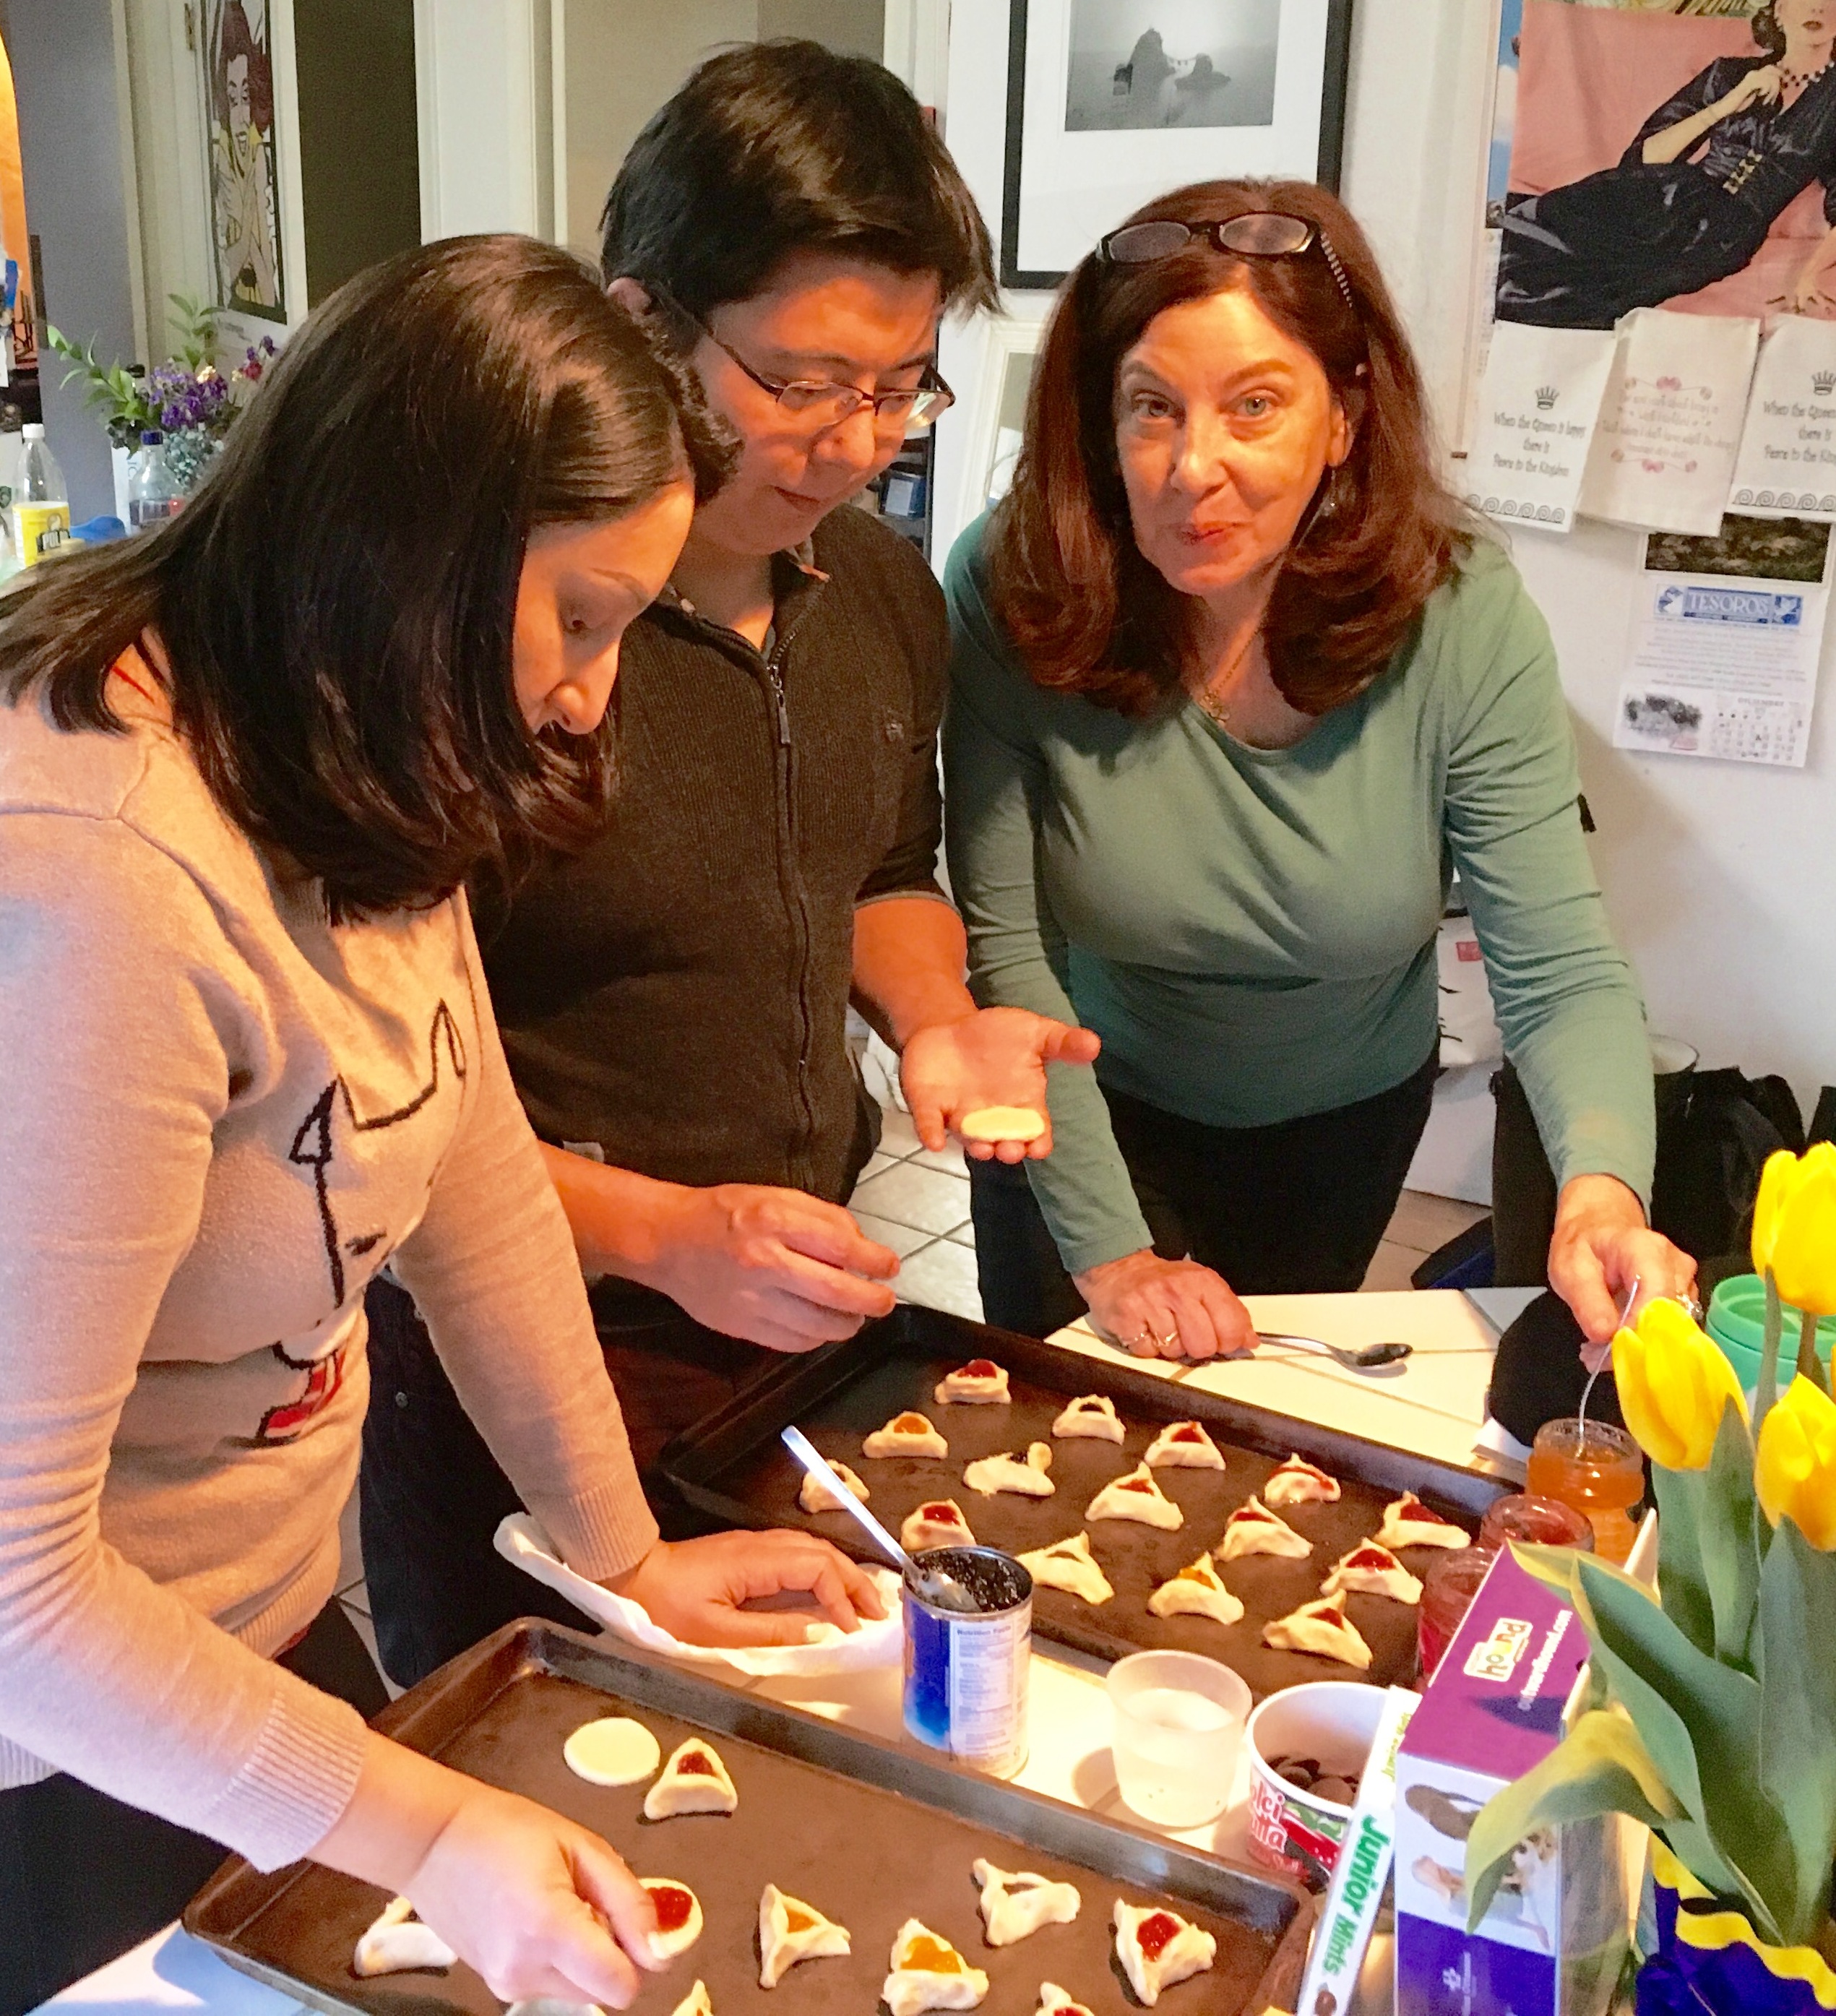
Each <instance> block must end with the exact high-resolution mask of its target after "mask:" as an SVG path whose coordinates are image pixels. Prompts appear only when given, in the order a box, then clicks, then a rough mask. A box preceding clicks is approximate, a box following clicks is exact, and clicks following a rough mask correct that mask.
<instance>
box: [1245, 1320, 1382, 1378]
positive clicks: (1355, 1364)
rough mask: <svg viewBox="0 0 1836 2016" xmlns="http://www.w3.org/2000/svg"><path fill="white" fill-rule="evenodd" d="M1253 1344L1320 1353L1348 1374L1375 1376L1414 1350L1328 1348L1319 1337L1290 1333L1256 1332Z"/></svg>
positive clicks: (1373, 1346) (1376, 1346)
mask: <svg viewBox="0 0 1836 2016" xmlns="http://www.w3.org/2000/svg"><path fill="white" fill-rule="evenodd" d="M1256 1343H1257V1345H1258V1347H1260V1346H1262V1345H1270V1344H1272V1345H1275V1346H1276V1348H1285V1349H1287V1350H1290V1351H1323V1352H1325V1353H1326V1355H1327V1357H1328V1358H1334V1359H1337V1360H1338V1362H1339V1363H1340V1364H1341V1365H1342V1366H1345V1369H1346V1370H1348V1371H1349V1372H1375V1371H1376V1370H1377V1369H1378V1368H1379V1366H1384V1365H1395V1363H1398V1362H1399V1360H1400V1359H1405V1358H1407V1357H1408V1356H1409V1355H1410V1354H1411V1352H1413V1351H1414V1349H1415V1346H1414V1345H1413V1344H1404V1343H1402V1341H1400V1340H1399V1339H1398V1340H1394V1341H1391V1342H1390V1343H1388V1344H1361V1345H1358V1346H1357V1347H1356V1348H1351V1347H1348V1346H1347V1345H1342V1344H1328V1343H1327V1341H1326V1340H1325V1339H1324V1338H1323V1337H1297V1336H1295V1335H1294V1334H1293V1333H1292V1332H1291V1331H1288V1330H1259V1331H1258V1332H1257V1334H1256Z"/></svg>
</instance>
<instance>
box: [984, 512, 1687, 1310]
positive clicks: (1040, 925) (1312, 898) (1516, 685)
mask: <svg viewBox="0 0 1836 2016" xmlns="http://www.w3.org/2000/svg"><path fill="white" fill-rule="evenodd" d="M984 534H985V523H984V524H977V525H975V526H973V527H970V530H969V531H967V532H966V533H965V534H964V535H963V538H962V539H961V540H960V541H959V542H958V544H957V546H956V550H955V552H954V553H952V556H951V559H950V563H949V571H948V574H947V577H946V581H945V588H946V590H947V592H948V594H949V604H950V615H951V621H952V628H953V632H954V639H955V648H954V655H953V659H952V671H951V698H950V705H949V716H948V720H947V723H946V728H945V824H946V830H947V833H948V841H949V865H950V876H951V881H952V887H953V889H954V891H955V894H956V900H957V902H958V904H959V905H960V907H961V909H962V910H963V916H964V917H965V919H966V920H967V923H968V927H969V944H970V984H971V985H972V987H973V988H974V992H975V995H976V998H977V1000H979V1001H981V1003H984V1004H994V1003H1003V1004H1008V1005H1012V1006H1020V1007H1025V1008H1030V1009H1033V1010H1035V1011H1037V1012H1038V1013H1042V1014H1046V1015H1054V1016H1058V1017H1064V1018H1067V1019H1075V1020H1076V1021H1079V1022H1082V1023H1083V1024H1085V1025H1086V1026H1088V1027H1089V1028H1093V1029H1095V1030H1096V1031H1097V1033H1098V1034H1099V1035H1100V1036H1101V1037H1102V1039H1103V1055H1102V1057H1101V1059H1100V1061H1099V1063H1098V1064H1097V1067H1096V1082H1093V1079H1092V1077H1091V1075H1090V1074H1089V1072H1087V1071H1082V1070H1080V1069H1078V1068H1075V1067H1067V1066H1056V1065H1055V1066H1053V1067H1052V1071H1051V1086H1050V1092H1051V1101H1052V1121H1053V1142H1054V1147H1053V1153H1052V1154H1051V1156H1050V1157H1049V1158H1048V1159H1046V1160H1045V1161H1038V1162H1033V1163H1030V1164H1029V1165H1028V1175H1030V1177H1031V1181H1032V1184H1033V1188H1034V1190H1035V1193H1036V1194H1037V1196H1038V1197H1039V1203H1040V1205H1041V1207H1042V1209H1043V1211H1044V1212H1045V1215H1046V1222H1047V1224H1048V1225H1049V1226H1050V1227H1051V1229H1052V1233H1053V1237H1054V1238H1055V1239H1056V1240H1057V1243H1058V1247H1059V1251H1060V1255H1061V1257H1062V1258H1063V1259H1064V1262H1065V1265H1067V1267H1068V1268H1069V1269H1071V1272H1072V1273H1078V1272H1081V1271H1082V1269H1085V1268H1087V1267H1093V1266H1096V1265H1099V1264H1100V1263H1101V1262H1103V1261H1106V1260H1114V1259H1116V1258H1119V1257H1120V1256H1121V1255H1123V1254H1125V1253H1132V1252H1135V1251H1138V1250H1139V1248H1141V1247H1144V1246H1147V1244H1150V1237H1149V1233H1148V1229H1147V1222H1146V1221H1145V1219H1143V1216H1142V1214H1141V1211H1140V1208H1139V1205H1138V1204H1137V1203H1136V1199H1135V1195H1134V1191H1133V1188H1132V1185H1131V1183H1130V1182H1129V1174H1128V1170H1127V1168H1126V1167H1125V1165H1124V1163H1123V1161H1122V1157H1121V1152H1120V1150H1118V1147H1117V1146H1116V1143H1115V1139H1114V1135H1113V1134H1112V1132H1111V1128H1110V1122H1109V1114H1108V1111H1107V1107H1106V1106H1105V1104H1104V1102H1103V1097H1102V1095H1101V1091H1100V1085H1103V1086H1108V1087H1111V1088H1113V1089H1115V1090H1117V1091H1119V1092H1121V1093H1127V1094H1130V1095H1132V1096H1134V1097H1135V1098H1137V1099H1139V1100H1145V1101H1147V1103H1149V1104H1150V1105H1152V1106H1154V1107H1159V1108H1160V1109H1161V1111H1165V1112H1170V1113H1174V1114H1180V1115H1183V1117H1185V1118H1188V1119H1192V1120H1196V1121H1201V1122H1203V1123H1204V1124H1206V1125H1211V1126H1216V1127H1255V1126H1261V1125H1267V1124H1269V1123H1270V1122H1273V1121H1281V1120H1288V1119H1294V1118H1299V1117H1301V1116H1302V1115H1305V1114H1313V1113H1321V1112H1326V1111H1331V1110H1332V1109H1334V1108H1335V1107H1341V1106H1345V1105H1348V1104H1350V1103H1352V1102H1354V1101H1355V1100H1361V1099H1366V1098H1370V1097H1371V1096H1373V1095H1374V1094H1376V1093H1380V1092H1382V1091H1384V1090H1386V1089H1388V1088H1389V1087H1391V1086H1392V1085H1398V1084H1400V1083H1401V1082H1402V1080H1403V1079H1405V1078H1407V1077H1409V1075H1411V1074H1412V1073H1413V1071H1416V1070H1417V1069H1418V1068H1419V1067H1420V1065H1421V1064H1423V1062H1424V1060H1426V1058H1427V1057H1428V1055H1429V1053H1430V1052H1431V1050H1432V1049H1433V1048H1434V1046H1435V1042H1436V1028H1437V1020H1436V1006H1437V997H1436V985H1437V982H1436V967H1435V934H1436V931H1437V927H1438V924H1439V922H1440V919H1441V915H1442V910H1443V909H1444V907H1445V898H1446V895H1447V891H1448V889H1449V885H1450V882H1451V879H1452V875H1453V870H1454V869H1456V868H1457V869H1458V870H1459V873H1460V884H1461V887H1462V889H1463V891H1464V893H1465V896H1466V900H1467V904H1468V905H1469V906H1470V909H1471V914H1472V919H1473V923H1474V927H1475V929H1476V931H1477V933H1478V940H1479V943H1480V946H1481V949H1482V950H1483V952H1484V954H1485V967H1486V972H1487V974H1488V977H1489V979H1490V981H1491V985H1492V999H1493V1002H1494V1003H1495V1005H1496V1010H1497V1014H1498V1021H1499V1028H1500V1029H1501V1030H1502V1031H1503V1037H1504V1042H1505V1048H1506V1050H1507V1053H1508V1054H1509V1055H1510V1057H1511V1058H1512V1060H1514V1063H1515V1064H1516V1065H1517V1070H1518V1071H1519V1072H1520V1074H1521V1076H1522V1078H1523V1080H1524V1084H1525V1089H1526V1090H1527V1092H1528V1095H1529V1098H1530V1103H1531V1106H1532V1110H1533V1111H1534V1112H1535V1115H1536V1118H1537V1123H1538V1125H1539V1129H1540V1131H1541V1133H1542V1136H1543V1143H1544V1145H1545V1146H1546V1148H1547V1150H1548V1151H1549V1155H1550V1161H1551V1163H1552V1164H1553V1167H1554V1170H1555V1174H1556V1178H1557V1182H1558V1183H1565V1182H1567V1181H1568V1179H1569V1178H1571V1177H1572V1176H1575V1175H1583V1174H1587V1173H1592V1172H1604V1173H1606V1174H1607V1175H1614V1176H1617V1177H1618V1178H1619V1179H1621V1180H1622V1181H1623V1182H1624V1183H1627V1184H1629V1186H1631V1188H1632V1189H1633V1190H1635V1191H1636V1192H1637V1193H1638V1194H1639V1196H1640V1197H1641V1198H1647V1199H1648V1197H1649V1196H1650V1193H1651V1167H1652V1158H1653V1154H1654V1120H1653V1112H1652V1094H1651V1061H1650V1052H1649V1049H1648V1047H1647V1041H1646V1036H1645V1028H1644V1020H1643V1009H1642V1007H1641V1005H1640V999H1639V995H1638V991H1637V988H1636V983H1635V982H1634V981H1633V975H1632V972H1631V970H1630V968H1629V966H1628V965H1627V963H1626V960H1625V956H1624V955H1623V954H1622V952H1620V951H1619V949H1618V947H1617V946H1616V945H1615V943H1614V941H1613V938H1612V935H1611V932H1610V931H1609V930H1608V928H1607V920H1606V916H1605V914H1604V908H1603V905H1602V903H1601V900H1600V888H1599V885H1598V884H1597V882H1596V880H1595V879H1594V874H1593V868H1592V866H1591V865H1590V863H1589V860H1588V857H1587V851H1586V845H1585V844H1584V842H1583V840H1582V828H1581V822H1580V819H1579V814H1578V810H1577V799H1578V797H1579V775H1578V772H1577V770H1576V767H1575V750H1574V743H1573V739H1572V736H1571V732H1570V729H1569V724H1568V713H1567V710H1566V708H1565V707H1564V704H1563V700H1562V693H1561V685H1560V683H1559V682H1558V680H1557V674H1556V663H1555V655H1554V652H1553V648H1552V646H1551V645H1550V637H1549V632H1548V630H1547V628H1546V625H1544V623H1543V618H1542V616H1541V614H1539V611H1538V610H1537V608H1536V607H1535V604H1534V603H1532V601H1531V599H1530V597H1529V596H1528V594H1527V593H1526V592H1525V589H1524V585H1523V583H1522V582H1521V581H1520V580H1519V579H1518V577H1517V571H1516V569H1515V568H1514V567H1512V565H1511V563H1510V560H1508V558H1507V556H1506V555H1505V554H1504V553H1503V552H1502V551H1501V550H1500V549H1499V548H1498V547H1497V546H1496V545H1492V544H1490V543H1489V542H1485V541H1483V540H1481V541H1480V542H1478V543H1477V544H1476V545H1474V548H1473V549H1472V552H1471V554H1470V555H1469V556H1467V558H1466V559H1465V560H1463V562H1462V563H1461V565H1460V567H1459V569H1458V571H1456V573H1455V574H1454V575H1453V577H1452V578H1450V579H1449V581H1446V582H1445V584H1444V585H1442V587H1441V588H1440V589H1438V590H1437V591H1436V592H1435V594H1434V596H1432V597H1431V599H1430V600H1429V602H1428V604H1427V608H1426V610H1424V614H1423V617H1422V621H1421V622H1420V625H1418V627H1417V632H1416V633H1415V634H1414V635H1413V639H1412V640H1411V641H1410V642H1409V643H1406V644H1405V645H1404V646H1403V647H1402V650H1399V652H1398V653H1397V654H1396V657H1395V659H1394V661H1392V662H1391V664H1390V665H1389V666H1388V668H1386V669H1385V671H1384V673H1383V674H1382V675H1381V677H1380V678H1379V679H1377V681H1376V682H1375V683H1374V684H1373V686H1370V688H1369V689H1367V690H1366V692H1364V693H1362V694H1361V695H1359V697H1357V698H1356V699H1355V700H1350V701H1348V702H1347V703H1346V704H1345V705H1343V706H1341V707H1336V708H1334V710H1333V711H1331V712H1330V713H1329V714H1327V715H1325V716H1324V717H1323V718H1322V719H1321V721H1320V722H1319V725H1318V726H1317V727H1316V728H1315V729H1312V731H1311V732H1310V733H1309V734H1308V736H1306V737H1305V740H1302V741H1301V742H1300V743H1297V744H1296V745H1294V747H1291V748H1287V749H1257V748H1251V747H1247V746H1246V745H1244V743H1240V742H1238V741H1237V740H1234V739H1233V737H1232V736H1229V735H1228V734H1226V733H1225V732H1224V730H1223V729H1221V728H1220V727H1219V726H1218V725H1217V724H1216V723H1215V722H1213V721H1212V720H1211V718H1209V717H1208V715H1206V714H1205V713H1204V711H1203V710H1202V709H1201V708H1200V707H1198V706H1197V705H1196V704H1193V702H1191V701H1190V700H1184V701H1182V702H1181V703H1180V704H1179V705H1178V706H1177V707H1175V708H1174V709H1173V710H1172V711H1170V712H1167V713H1165V714H1162V715H1157V716H1156V717H1154V718H1152V719H1150V720H1145V721H1136V720H1130V719H1128V718H1125V717H1124V716H1123V715H1120V714H1118V713H1117V712H1115V711H1114V710H1113V709H1108V708H1103V707H1095V706H1093V705H1092V704H1090V703H1089V701H1088V700H1084V699H1083V698H1082V697H1079V696H1077V695H1074V694H1064V693H1048V692H1046V691H1045V690H1043V689H1041V688H1040V687H1039V686H1035V684H1034V683H1033V682H1032V681H1031V679H1029V678H1028V676H1027V675H1026V672H1025V671H1024V668H1023V667H1022V665H1021V662H1020V660H1019V658H1018V656H1017V653H1015V652H1014V650H1013V648H1012V646H1011V645H1010V643H1009V642H1008V640H1007V639H1006V636H1005V635H1004V634H1003V630H1002V628H1001V625H1000V624H999V621H998V619H997V618H996V617H995V614H994V613H993V611H992V607H991V606H990V603H989V599H988V580H987V573H986V566H985V555H984V553H983V539H984Z"/></svg>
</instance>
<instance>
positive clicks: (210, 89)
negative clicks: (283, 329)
mask: <svg viewBox="0 0 1836 2016" xmlns="http://www.w3.org/2000/svg"><path fill="white" fill-rule="evenodd" d="M203 17H204V30H205V33H204V39H203V64H204V107H205V119H206V130H207V137H208V139H209V142H210V157H211V252H212V254H213V256H214V260H215V264H216V276H217V305H218V307H219V308H226V309H229V310H231V311H233V312H234V313H236V314H238V315H254V316H255V317H257V319H260V320H261V321H263V322H285V321H286V319H287V309H286V299H287V290H286V275H285V273H284V272H283V270H282V254H281V243H282V234H281V220H280V203H279V196H278V193H277V191H276V187H275V153H276V151H277V150H276V148H275V89H274V56H273V42H272V29H273V23H272V9H271V7H270V5H269V0H205V5H204V7H203Z"/></svg>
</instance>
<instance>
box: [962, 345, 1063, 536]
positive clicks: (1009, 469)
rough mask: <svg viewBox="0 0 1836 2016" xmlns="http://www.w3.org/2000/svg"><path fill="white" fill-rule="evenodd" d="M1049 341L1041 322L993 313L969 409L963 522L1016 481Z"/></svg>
mask: <svg viewBox="0 0 1836 2016" xmlns="http://www.w3.org/2000/svg"><path fill="white" fill-rule="evenodd" d="M1045 341H1046V325H1045V324H1044V323H1043V322H1029V321H1025V320H1023V319H1021V317H1019V316H1017V315H995V316H994V317H993V318H992V319H991V320H990V321H989V322H988V333H987V337H986V343H985V348H984V350H983V351H982V361H981V369H980V371H979V372H978V373H977V375H976V381H975V383H976V391H975V398H974V403H973V404H972V405H971V406H970V411H969V413H968V416H967V417H968V422H969V427H968V445H967V452H966V454H965V456H964V460H963V486H962V494H961V495H960V498H959V500H958V519H957V523H958V524H959V526H967V525H970V524H974V522H975V520H977V518H979V517H981V514H982V513H983V512H984V511H985V510H986V509H988V506H990V505H991V504H995V503H999V501H1000V500H1001V499H1003V497H1005V496H1006V494H1007V491H1008V488H1009V487H1010V484H1012V483H1013V465H1014V463H1015V462H1016V461H1017V459H1018V458H1019V455H1020V444H1021V436H1022V435H1023V434H1024V432H1025V430H1026V408H1027V398H1028V394H1030V393H1031V391H1032V387H1033V372H1034V369H1035V367H1036V366H1037V365H1038V363H1039V351H1040V350H1041V349H1042V347H1043V346H1044V344H1045Z"/></svg>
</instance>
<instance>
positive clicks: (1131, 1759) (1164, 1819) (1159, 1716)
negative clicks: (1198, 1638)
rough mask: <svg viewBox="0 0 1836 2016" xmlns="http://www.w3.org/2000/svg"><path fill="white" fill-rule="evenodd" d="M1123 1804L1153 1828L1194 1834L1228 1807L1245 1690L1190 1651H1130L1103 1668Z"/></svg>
mask: <svg viewBox="0 0 1836 2016" xmlns="http://www.w3.org/2000/svg"><path fill="white" fill-rule="evenodd" d="M1107 1686H1108V1688H1109V1698H1110V1705H1111V1708H1113V1709H1114V1715H1115V1732H1114V1737H1113V1739H1112V1741H1111V1750H1112V1752H1113V1755H1114V1759H1115V1767H1116V1784H1117V1785H1118V1787H1119V1788H1120V1790H1121V1795H1122V1801H1123V1803H1124V1804H1125V1805H1126V1806H1128V1808H1129V1810H1130V1811H1131V1812H1132V1813H1139V1815H1140V1816H1141V1817H1142V1819H1143V1820H1151V1821H1153V1822H1154V1824H1155V1826H1157V1827H1202V1826H1203V1825H1204V1823H1205V1822H1206V1821H1207V1820H1215V1819H1216V1818H1217V1817H1218V1816H1219V1814H1220V1813H1222V1812H1223V1810H1224V1809H1225V1807H1226V1805H1229V1802H1230V1788H1231V1787H1232V1785H1233V1783H1234V1782H1235V1780H1236V1777H1237V1755H1238V1753H1239V1751H1240V1750H1241V1749H1242V1747H1243V1731H1244V1723H1246V1722H1247V1720H1248V1719H1249V1712H1250V1705H1251V1703H1250V1690H1249V1689H1248V1688H1247V1687H1246V1686H1245V1685H1244V1683H1243V1681H1242V1680H1241V1679H1239V1678H1238V1676H1237V1675H1236V1674H1235V1673H1233V1672H1232V1671H1231V1670H1230V1669H1229V1667H1228V1666H1224V1665H1219V1663H1218V1661H1216V1660H1215V1659H1205V1658H1201V1657H1200V1656H1199V1655H1198V1654H1197V1653H1196V1652H1136V1653H1135V1654H1132V1656H1131V1657H1130V1658H1126V1659H1118V1661H1116V1663H1115V1664H1114V1665H1113V1666H1111V1668H1110V1669H1109V1679H1108V1682H1107Z"/></svg>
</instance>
